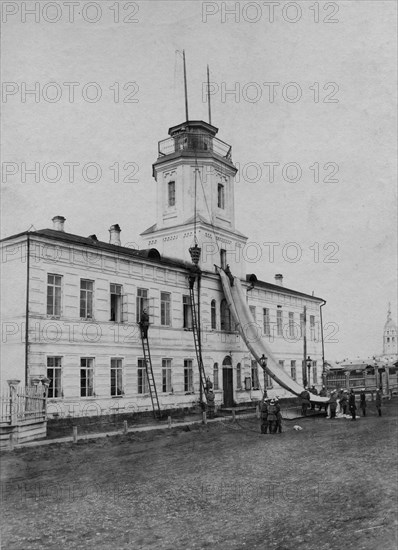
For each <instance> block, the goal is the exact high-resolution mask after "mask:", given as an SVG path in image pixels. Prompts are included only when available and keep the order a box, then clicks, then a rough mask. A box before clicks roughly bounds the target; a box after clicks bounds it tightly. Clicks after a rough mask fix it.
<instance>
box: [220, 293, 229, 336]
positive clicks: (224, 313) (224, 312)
mask: <svg viewBox="0 0 398 550" xmlns="http://www.w3.org/2000/svg"><path fill="white" fill-rule="evenodd" d="M220 320H221V330H226V331H227V332H230V331H231V312H230V311H229V307H228V304H227V300H225V299H224V300H221V304H220Z"/></svg>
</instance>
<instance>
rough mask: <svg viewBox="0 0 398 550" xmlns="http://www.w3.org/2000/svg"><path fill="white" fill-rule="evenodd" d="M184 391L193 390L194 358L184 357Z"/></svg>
mask: <svg viewBox="0 0 398 550" xmlns="http://www.w3.org/2000/svg"><path fill="white" fill-rule="evenodd" d="M184 391H187V392H193V368H192V359H184Z"/></svg>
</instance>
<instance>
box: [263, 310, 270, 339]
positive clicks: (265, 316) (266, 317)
mask: <svg viewBox="0 0 398 550" xmlns="http://www.w3.org/2000/svg"><path fill="white" fill-rule="evenodd" d="M263 323H264V335H265V336H270V335H271V326H270V320H269V309H268V308H264V309H263Z"/></svg>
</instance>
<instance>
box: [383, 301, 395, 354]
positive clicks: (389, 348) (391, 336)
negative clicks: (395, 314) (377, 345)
mask: <svg viewBox="0 0 398 550" xmlns="http://www.w3.org/2000/svg"><path fill="white" fill-rule="evenodd" d="M382 357H383V359H385V360H388V361H392V362H396V361H397V360H398V330H397V325H396V323H394V321H393V320H392V318H391V304H389V305H388V311H387V320H386V322H385V324H384V330H383V354H382Z"/></svg>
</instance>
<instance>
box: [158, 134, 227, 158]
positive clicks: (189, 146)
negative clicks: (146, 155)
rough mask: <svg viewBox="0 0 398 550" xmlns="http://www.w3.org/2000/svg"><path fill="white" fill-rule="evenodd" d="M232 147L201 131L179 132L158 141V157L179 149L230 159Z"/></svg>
mask: <svg viewBox="0 0 398 550" xmlns="http://www.w3.org/2000/svg"><path fill="white" fill-rule="evenodd" d="M231 149H232V147H231V146H230V145H228V143H225V142H224V141H221V140H220V139H218V138H215V137H212V136H210V135H209V134H206V133H201V132H180V133H179V134H176V135H175V136H173V137H169V138H167V139H163V140H162V141H159V147H158V152H159V157H163V156H165V155H172V154H173V153H177V152H179V151H188V152H201V153H202V152H210V153H216V154H217V155H219V156H220V157H222V158H226V159H228V160H231Z"/></svg>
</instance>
